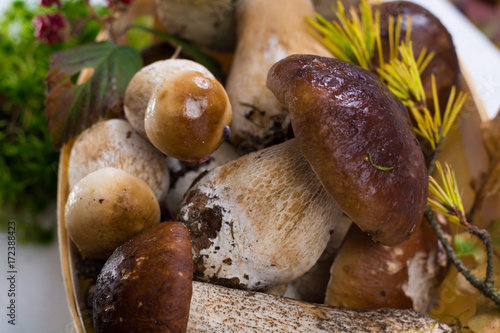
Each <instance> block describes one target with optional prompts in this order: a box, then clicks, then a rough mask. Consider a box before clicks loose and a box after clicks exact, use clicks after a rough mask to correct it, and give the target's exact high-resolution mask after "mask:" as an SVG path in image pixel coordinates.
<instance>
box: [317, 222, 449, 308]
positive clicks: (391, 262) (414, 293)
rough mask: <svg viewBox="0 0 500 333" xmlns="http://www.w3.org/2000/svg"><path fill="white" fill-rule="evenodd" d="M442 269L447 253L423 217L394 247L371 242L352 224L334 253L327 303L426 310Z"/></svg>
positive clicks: (354, 306)
mask: <svg viewBox="0 0 500 333" xmlns="http://www.w3.org/2000/svg"><path fill="white" fill-rule="evenodd" d="M445 272H446V258H445V256H444V255H443V253H440V251H439V246H438V240H437V237H436V235H435V233H434V231H433V230H432V228H431V227H430V225H429V223H427V222H426V221H425V222H424V223H422V224H421V225H420V227H419V228H418V230H417V231H416V232H415V233H414V234H413V235H412V236H411V237H410V239H409V240H407V241H405V242H403V243H401V244H399V245H396V246H393V247H389V246H384V245H380V244H376V243H374V242H373V241H371V240H370V238H369V237H368V236H367V235H366V234H364V233H363V232H362V231H361V230H360V229H359V228H358V227H356V226H353V227H352V228H351V230H350V231H349V233H348V235H347V237H346V238H345V240H344V243H343V244H342V247H341V248H340V251H339V253H338V254H337V256H336V257H335V261H334V263H333V266H332V268H331V279H330V282H329V285H328V290H327V294H326V300H325V303H326V304H330V305H336V306H344V307H349V308H382V307H390V308H398V309H414V310H415V311H418V312H422V313H428V312H429V311H430V310H431V308H432V306H434V305H435V304H434V301H435V299H436V295H437V287H438V285H439V283H440V282H441V280H442V279H443V278H444V273H445Z"/></svg>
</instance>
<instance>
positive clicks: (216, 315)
mask: <svg viewBox="0 0 500 333" xmlns="http://www.w3.org/2000/svg"><path fill="white" fill-rule="evenodd" d="M188 332H198V333H202V332H226V333H227V332H432V333H438V332H450V333H451V332H453V331H452V330H451V329H450V328H449V327H448V326H446V325H444V324H440V323H438V322H437V321H436V320H435V319H432V318H430V317H428V316H425V315H423V314H420V313H418V312H414V311H411V310H396V309H376V310H355V309H346V308H339V307H332V306H327V305H320V304H313V303H306V302H301V301H296V300H292V299H288V298H283V297H278V296H273V295H268V294H264V293H259V292H248V291H242V290H236V289H229V288H225V287H222V286H217V285H213V284H208V283H203V282H193V296H192V298H191V309H190V313H189V321H188Z"/></svg>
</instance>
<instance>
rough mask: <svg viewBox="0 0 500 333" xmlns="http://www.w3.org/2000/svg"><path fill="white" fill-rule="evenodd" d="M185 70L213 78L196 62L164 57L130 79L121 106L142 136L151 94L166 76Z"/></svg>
mask: <svg viewBox="0 0 500 333" xmlns="http://www.w3.org/2000/svg"><path fill="white" fill-rule="evenodd" d="M185 71H196V72H199V73H201V74H203V75H204V76H205V77H207V78H210V79H215V77H214V76H213V75H212V73H210V71H209V70H208V69H206V68H205V67H204V66H203V65H200V64H199V63H197V62H194V61H191V60H187V59H166V60H160V61H156V62H154V63H152V64H150V65H148V66H145V67H143V68H142V69H141V70H140V71H138V72H137V73H136V74H135V75H134V76H133V77H132V80H130V83H129V84H128V86H127V90H126V91H125V99H124V106H123V108H124V111H125V116H126V117H127V120H128V121H129V122H130V125H132V127H133V128H134V129H135V130H136V131H137V132H138V133H140V134H141V135H142V136H143V137H145V138H146V137H147V135H146V130H145V128H144V116H145V114H146V108H147V106H148V102H149V99H150V98H151V95H153V92H154V91H155V90H156V88H157V87H158V85H159V84H160V83H162V82H163V80H165V79H166V78H167V77H169V76H171V75H175V74H178V73H181V72H185Z"/></svg>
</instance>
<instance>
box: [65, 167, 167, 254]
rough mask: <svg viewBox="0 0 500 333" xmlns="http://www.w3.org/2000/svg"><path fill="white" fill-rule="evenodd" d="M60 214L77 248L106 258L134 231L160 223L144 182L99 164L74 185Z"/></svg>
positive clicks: (156, 203) (85, 252) (130, 236)
mask: <svg viewBox="0 0 500 333" xmlns="http://www.w3.org/2000/svg"><path fill="white" fill-rule="evenodd" d="M64 216H65V220H66V228H67V229H68V233H69V235H70V237H71V239H72V240H73V242H74V243H75V244H76V246H77V247H78V248H79V249H80V251H81V252H82V253H83V254H85V255H86V256H88V257H91V258H95V259H106V258H108V257H109V256H110V255H111V253H113V251H114V250H115V249H116V248H117V247H118V246H120V245H122V244H123V243H124V242H126V241H127V240H129V239H130V238H132V237H133V236H134V235H136V234H138V233H139V232H140V231H142V230H144V229H146V228H149V227H151V226H153V225H155V224H158V223H160V206H159V205H158V201H157V200H156V196H155V195H154V193H153V191H152V190H151V189H150V188H149V186H148V185H147V184H146V183H145V182H143V181H142V180H140V179H139V178H137V177H135V176H132V175H130V174H129V173H127V172H125V171H123V170H120V169H115V168H103V169H99V170H97V171H95V172H92V173H90V174H88V175H87V176H85V177H84V178H82V179H81V180H80V181H79V182H78V183H77V184H76V185H75V187H74V188H73V190H72V191H71V192H70V194H69V197H68V201H67V203H66V207H65V211H64Z"/></svg>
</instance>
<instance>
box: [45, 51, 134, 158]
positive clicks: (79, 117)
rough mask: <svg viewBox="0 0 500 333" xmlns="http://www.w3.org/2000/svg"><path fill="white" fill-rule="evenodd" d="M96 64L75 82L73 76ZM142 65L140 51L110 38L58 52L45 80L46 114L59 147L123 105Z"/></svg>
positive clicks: (54, 140)
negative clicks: (85, 77) (83, 79)
mask: <svg viewBox="0 0 500 333" xmlns="http://www.w3.org/2000/svg"><path fill="white" fill-rule="evenodd" d="M86 67H92V68H93V69H94V73H93V75H92V76H91V78H90V79H89V80H88V81H87V82H85V83H83V84H80V85H75V84H74V83H73V82H72V81H71V78H72V77H73V76H74V75H75V74H78V73H79V72H80V71H81V70H82V69H84V68H86ZM141 67H142V59H141V56H140V55H139V53H138V52H137V51H136V50H134V49H133V48H131V47H129V46H117V45H115V44H113V43H110V42H100V43H91V44H86V45H83V46H78V47H75V48H71V49H68V50H65V51H62V52H57V53H54V54H53V55H52V56H51V58H50V67H49V72H48V74H47V77H46V79H45V83H46V86H47V91H46V95H47V97H46V99H45V108H46V109H45V114H46V115H47V120H48V123H49V129H50V133H51V136H52V142H53V144H54V147H55V148H56V149H59V148H60V147H61V146H62V145H63V144H64V143H65V142H66V141H68V140H69V139H70V138H72V137H74V136H75V135H77V134H79V133H81V132H82V131H83V130H84V129H86V128H88V127H90V126H91V125H92V124H94V123H96V122H97V121H98V120H99V119H102V118H110V117H112V114H113V112H114V111H116V108H118V107H121V104H122V102H123V97H124V95H125V89H126V88H127V85H128V83H129V82H130V80H131V79H132V77H133V76H134V74H135V73H136V72H137V71H138V70H139V69H140V68H141Z"/></svg>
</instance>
